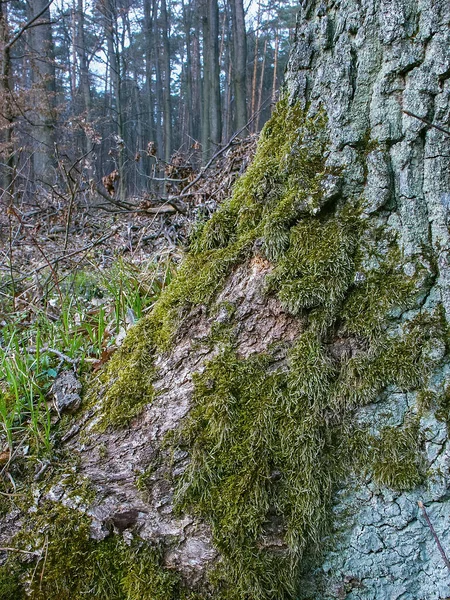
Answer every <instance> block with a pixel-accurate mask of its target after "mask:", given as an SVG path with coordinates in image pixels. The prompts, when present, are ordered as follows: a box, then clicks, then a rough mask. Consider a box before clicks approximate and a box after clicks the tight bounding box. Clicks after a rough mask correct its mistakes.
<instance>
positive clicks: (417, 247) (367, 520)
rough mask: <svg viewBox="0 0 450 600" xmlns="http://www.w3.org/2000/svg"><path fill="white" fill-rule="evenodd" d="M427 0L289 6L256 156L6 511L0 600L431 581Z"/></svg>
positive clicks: (443, 354)
mask: <svg viewBox="0 0 450 600" xmlns="http://www.w3.org/2000/svg"><path fill="white" fill-rule="evenodd" d="M446 4H447V3H446V2H445V1H441V2H439V1H433V2H432V1H431V0H423V1H422V2H420V3H419V2H415V1H414V2H410V1H409V0H390V1H389V2H385V1H384V0H373V1H372V2H369V1H364V2H356V1H355V0H342V1H341V2H336V3H332V2H329V3H327V4H324V3H321V2H318V1H315V0H312V1H308V2H303V3H302V6H303V8H302V12H301V14H300V17H299V25H298V29H297V35H296V43H295V45H294V48H293V52H292V56H291V60H290V67H289V74H288V80H287V88H286V91H285V95H284V97H283V99H282V100H281V101H280V102H279V103H278V105H277V107H276V108H275V110H274V114H273V116H272V118H271V120H270V121H269V122H268V123H267V124H266V126H265V128H264V130H263V132H262V134H261V140H260V142H259V147H258V151H257V154H256V157H255V159H254V162H253V163H252V164H251V165H250V166H249V168H248V170H247V172H246V173H245V174H244V175H243V177H242V178H241V179H240V180H239V181H238V183H237V184H236V186H235V189H234V193H233V196H232V197H231V198H230V199H229V201H227V202H226V203H225V204H223V205H222V206H221V208H220V209H219V210H218V211H217V213H215V214H214V215H213V217H212V218H211V219H210V220H209V221H208V222H206V223H201V224H199V225H198V227H197V228H196V230H195V232H194V233H193V235H192V239H191V243H190V249H189V252H188V254H187V256H186V259H185V261H184V263H183V264H182V266H181V267H180V270H179V273H178V275H177V277H176V279H175V280H174V281H173V282H172V284H171V285H170V286H169V288H167V290H166V291H165V292H164V294H163V296H162V297H161V299H160V300H159V302H158V304H157V305H156V306H155V308H154V310H153V312H152V313H151V314H150V315H148V316H147V317H146V318H145V319H143V320H142V321H141V322H139V323H138V324H137V325H136V326H135V327H134V328H133V329H132V330H131V331H130V333H129V335H128V337H127V338H126V340H125V342H124V344H123V346H122V348H121V349H120V351H119V352H117V353H116V354H115V355H114V356H113V358H112V359H111V361H110V362H109V364H108V365H107V366H106V368H105V370H104V372H103V373H102V374H101V375H100V376H99V377H98V378H97V380H96V381H95V382H92V384H91V387H90V389H89V390H88V392H87V394H86V395H85V397H84V399H83V408H82V412H81V414H80V416H78V417H77V418H76V420H75V422H74V424H73V427H72V429H68V431H67V433H66V434H65V436H64V437H63V439H62V442H61V443H62V446H63V447H64V449H65V450H66V451H67V454H68V456H72V457H75V456H76V457H77V460H76V461H74V462H73V464H72V463H71V466H70V467H69V466H67V465H64V464H63V465H60V466H59V469H58V470H56V469H55V468H54V469H53V470H52V469H50V470H49V472H48V474H47V475H46V477H45V478H44V480H43V481H38V482H35V483H34V484H33V494H32V500H31V501H30V505H29V506H28V507H27V508H26V510H28V513H27V514H28V515H30V516H29V518H28V517H27V518H26V519H24V518H23V514H24V513H23V512H22V513H20V511H17V512H16V513H13V512H12V513H9V514H8V515H7V516H6V517H5V520H4V524H3V525H2V528H1V530H0V535H1V538H0V539H4V540H7V541H8V543H11V538H12V537H13V536H14V535H15V536H16V537H15V538H13V539H14V540H15V541H14V543H15V544H16V547H17V548H19V547H20V548H22V550H24V551H25V552H29V553H31V554H30V557H29V559H27V560H19V559H18V557H17V556H14V555H13V554H12V553H10V554H9V555H8V560H7V562H6V563H5V565H4V566H3V567H1V568H0V569H1V570H0V598H1V599H2V600H6V598H15V597H17V598H20V597H23V594H24V593H25V592H24V589H26V590H28V592H27V593H28V594H29V595H31V597H35V598H43V597H45V598H48V599H49V600H50V599H52V598H54V599H55V600H56V599H60V598H74V599H76V598H86V597H90V598H102V599H103V598H106V599H108V598H111V599H113V598H120V599H121V598H124V599H130V600H134V599H136V600H137V598H142V599H147V598H148V599H149V600H150V599H152V600H153V599H157V598H168V599H170V598H172V599H173V600H175V599H176V598H192V599H194V598H195V599H199V600H200V599H203V600H206V599H207V598H214V599H232V600H282V599H292V600H293V599H297V598H298V599H300V598H303V599H311V600H312V599H314V600H327V599H331V598H342V599H344V598H347V599H349V600H356V599H361V600H363V599H367V600H369V599H376V600H388V599H392V598H401V599H402V600H418V599H424V600H425V599H426V600H438V599H441V598H446V597H448V596H450V583H449V578H448V573H446V572H445V568H446V567H445V563H444V562H443V561H442V557H441V554H440V551H439V548H438V547H437V545H436V544H435V540H434V538H433V536H432V533H431V532H430V530H429V528H428V527H427V524H426V522H425V521H424V520H423V518H422V517H421V514H422V513H421V512H420V510H419V508H418V504H417V503H418V501H421V502H423V503H424V504H425V506H426V507H427V511H428V514H429V516H430V519H431V521H432V522H433V523H434V527H435V530H436V532H437V535H438V537H439V538H440V540H441V542H442V544H443V546H444V547H447V548H448V549H449V552H450V532H449V528H448V520H449V519H450V503H449V502H448V498H449V489H450V475H449V467H448V464H449V443H448V434H447V426H448V422H449V411H448V406H449V402H448V398H449V395H450V391H449V390H450V364H449V360H448V349H449V329H448V319H449V316H450V288H449V278H450V268H449V248H450V245H449V242H450V240H449V237H450V236H449V228H448V207H449V198H450V169H449V166H450V159H449V157H450V136H448V135H446V134H445V132H444V131H442V129H437V128H436V127H434V124H438V125H445V124H446V123H447V124H448V121H449V98H450V90H449V75H450V57H449V55H448V47H449V41H450V28H449V22H448V10H446V9H447V8H448V7H447V6H446ZM412 115H416V116H412ZM5 545H6V544H5ZM63 548H66V549H67V551H65V552H63V550H62V549H63ZM36 552H37V553H38V554H34V553H36ZM39 552H41V554H40V555H39ZM44 555H45V565H44V564H43V560H42V557H43V556H44ZM5 556H6V555H5ZM39 557H40V559H39ZM36 559H39V560H38V567H36ZM39 565H41V566H39ZM36 572H38V573H39V576H36ZM33 575H34V576H33ZM8 594H9V595H8Z"/></svg>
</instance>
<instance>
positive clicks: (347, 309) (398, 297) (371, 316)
mask: <svg viewBox="0 0 450 600" xmlns="http://www.w3.org/2000/svg"><path fill="white" fill-rule="evenodd" d="M403 265H404V260H403V257H402V255H401V252H400V249H399V248H398V246H397V244H395V243H393V244H392V245H391V248H390V250H389V251H388V253H387V255H386V256H385V257H380V260H379V264H378V266H377V268H374V269H370V270H361V271H360V272H359V275H360V278H361V281H360V282H359V283H357V284H356V285H355V287H354V289H353V290H352V293H351V294H349V295H348V297H347V299H346V301H345V303H344V305H343V307H342V309H341V311H340V318H341V319H342V322H343V328H344V329H345V331H346V332H348V333H350V334H356V335H360V336H364V337H367V338H374V337H376V336H377V335H379V334H380V332H381V331H382V329H383V328H384V327H386V320H387V317H388V316H389V312H390V311H391V310H392V309H394V308H396V309H399V308H400V309H403V310H406V309H407V308H409V307H411V306H414V301H415V297H416V294H415V293H414V292H415V290H416V286H417V281H418V277H419V273H420V271H419V269H418V271H417V273H416V274H415V275H414V276H407V275H406V274H405V273H404V270H403Z"/></svg>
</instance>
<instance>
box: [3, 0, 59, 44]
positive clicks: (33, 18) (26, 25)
mask: <svg viewBox="0 0 450 600" xmlns="http://www.w3.org/2000/svg"><path fill="white" fill-rule="evenodd" d="M52 3H53V0H50V2H48V3H47V4H46V5H45V6H44V8H43V9H42V10H41V12H39V13H38V14H37V15H35V16H34V17H32V18H31V19H30V20H29V21H28V23H25V25H24V26H23V27H22V28H21V29H20V30H19V31H18V32H17V33H16V35H15V36H14V37H13V39H12V40H11V41H10V42H8V43H7V44H6V46H5V48H4V51H5V50H9V49H10V48H12V46H14V44H15V43H16V42H17V41H18V40H19V39H20V38H21V37H22V36H23V34H24V33H25V31H27V29H30V27H31V26H32V25H33V24H34V23H35V22H36V21H37V20H38V19H39V17H42V15H43V14H44V13H45V12H46V11H47V10H48V9H49V8H50V6H51V4H52Z"/></svg>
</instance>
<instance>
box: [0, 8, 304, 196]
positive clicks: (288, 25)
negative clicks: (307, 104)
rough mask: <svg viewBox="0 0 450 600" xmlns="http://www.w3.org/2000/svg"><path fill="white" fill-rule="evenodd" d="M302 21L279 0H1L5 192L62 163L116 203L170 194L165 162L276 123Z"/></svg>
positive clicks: (46, 182)
mask: <svg viewBox="0 0 450 600" xmlns="http://www.w3.org/2000/svg"><path fill="white" fill-rule="evenodd" d="M294 26H295V5H294V3H292V2H282V1H281V0H268V1H267V2H261V1H259V2H255V1H254V0H251V2H250V3H247V4H245V5H244V2H243V0H225V1H219V0H192V1H191V2H186V1H185V0H181V1H179V0H176V1H174V0H98V1H96V2H91V1H90V0H73V1H72V2H66V1H57V0H55V1H54V2H48V1H47V0H29V1H28V2H24V1H23V0H6V1H5V0H2V1H1V2H0V46H1V47H0V50H1V82H0V104H1V110H0V132H1V145H0V153H1V163H2V164H1V169H2V180H1V188H2V192H1V193H2V200H3V201H5V200H7V199H8V198H11V197H12V196H14V195H16V196H17V193H20V194H24V193H25V194H27V193H33V192H34V191H35V190H36V189H37V187H39V186H41V187H42V186H43V187H44V189H45V190H46V192H49V191H50V192H51V191H52V186H54V185H55V184H57V183H58V178H59V179H60V178H61V167H62V163H63V164H64V166H65V168H66V169H72V171H71V173H74V172H75V173H77V174H78V175H79V177H81V179H82V180H83V184H88V183H89V182H91V187H92V184H93V183H94V182H95V184H96V185H98V184H100V180H101V178H103V177H105V176H107V175H109V174H112V175H111V177H110V180H109V183H108V181H105V182H104V183H106V188H107V191H109V195H111V196H112V195H113V188H114V195H115V197H116V200H118V201H122V202H123V201H125V200H126V197H129V196H139V195H142V194H143V193H145V192H150V193H151V192H155V190H158V191H159V192H161V190H162V191H163V194H164V191H166V190H164V186H162V185H158V184H157V183H156V182H157V181H158V180H159V179H160V178H161V176H163V177H164V173H163V171H164V167H165V166H167V165H168V164H170V163H171V162H174V164H175V165H176V166H180V165H181V164H182V163H183V165H190V166H191V167H193V168H194V169H198V168H199V166H200V165H201V164H202V163H203V164H204V163H205V162H207V161H208V159H210V158H211V156H213V155H214V154H215V153H216V152H217V150H219V149H220V148H221V146H223V145H224V144H225V143H226V142H228V141H229V139H230V138H231V136H232V135H233V134H235V133H236V132H239V131H241V133H242V132H245V133H247V132H255V131H258V130H259V129H260V127H261V126H262V125H263V123H264V122H265V121H266V120H267V118H268V117H269V115H270V112H271V104H272V103H273V102H274V101H275V99H276V92H277V89H278V86H279V84H280V81H281V78H282V73H283V70H284V67H285V64H286V60H287V53H288V46H289V40H290V37H291V35H292V31H293V28H294ZM249 121H250V123H249ZM247 125H248V129H246V126H247ZM174 153H176V156H175V157H174ZM170 174H172V175H174V174H173V173H171V172H170V169H169V174H167V173H166V177H167V176H168V175H170ZM63 178H64V177H63ZM178 178H180V177H178ZM181 178H182V177H181ZM172 179H177V177H173V176H172ZM59 183H60V182H59ZM172 183H174V182H172ZM175 183H179V182H175ZM102 191H105V190H102Z"/></svg>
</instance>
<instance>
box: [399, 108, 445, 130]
mask: <svg viewBox="0 0 450 600" xmlns="http://www.w3.org/2000/svg"><path fill="white" fill-rule="evenodd" d="M403 112H404V113H405V115H408V117H413V118H414V119H417V120H418V121H422V123H425V125H428V126H429V127H434V129H437V130H438V131H442V133H445V134H446V135H450V130H449V129H445V127H441V125H436V124H435V123H432V122H431V121H429V120H428V119H424V117H419V115H415V114H414V113H412V112H410V111H409V110H403Z"/></svg>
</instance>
